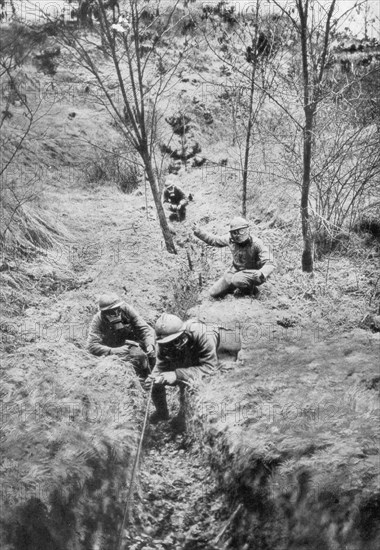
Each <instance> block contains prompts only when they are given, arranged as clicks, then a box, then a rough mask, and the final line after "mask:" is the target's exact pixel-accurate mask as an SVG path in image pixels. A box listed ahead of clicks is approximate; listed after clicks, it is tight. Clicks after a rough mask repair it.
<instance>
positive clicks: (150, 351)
mask: <svg viewBox="0 0 380 550" xmlns="http://www.w3.org/2000/svg"><path fill="white" fill-rule="evenodd" d="M146 354H147V356H148V360H149V366H150V367H151V368H152V367H154V365H155V363H156V348H155V346H153V344H149V346H147V347H146Z"/></svg>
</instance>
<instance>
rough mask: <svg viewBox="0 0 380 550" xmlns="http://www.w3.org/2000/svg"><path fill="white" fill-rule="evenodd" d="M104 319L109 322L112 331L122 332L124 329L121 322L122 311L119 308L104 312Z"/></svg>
mask: <svg viewBox="0 0 380 550" xmlns="http://www.w3.org/2000/svg"><path fill="white" fill-rule="evenodd" d="M102 317H103V319H105V320H106V321H107V322H108V324H109V325H110V327H111V329H112V330H120V329H122V328H124V325H123V323H122V320H121V309H120V308H119V307H117V308H115V309H106V311H102Z"/></svg>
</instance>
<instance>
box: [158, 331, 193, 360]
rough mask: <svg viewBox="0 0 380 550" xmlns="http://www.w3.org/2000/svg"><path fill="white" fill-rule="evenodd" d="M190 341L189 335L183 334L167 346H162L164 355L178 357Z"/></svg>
mask: <svg viewBox="0 0 380 550" xmlns="http://www.w3.org/2000/svg"><path fill="white" fill-rule="evenodd" d="M188 341H189V337H188V335H187V334H186V333H183V334H181V335H180V336H178V338H176V339H175V340H172V341H171V342H168V343H167V344H161V347H162V352H163V354H164V355H176V354H178V353H179V352H181V351H182V350H183V348H184V347H185V346H186V344H187V342H188Z"/></svg>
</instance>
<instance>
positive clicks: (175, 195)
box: [162, 176, 189, 222]
mask: <svg viewBox="0 0 380 550" xmlns="http://www.w3.org/2000/svg"><path fill="white" fill-rule="evenodd" d="M162 202H163V204H164V205H165V204H167V206H166V208H167V209H168V210H169V211H170V212H171V214H170V215H169V219H170V220H172V221H173V220H175V219H177V220H178V221H180V222H181V221H183V220H184V219H185V217H186V206H187V205H188V204H189V201H188V200H187V197H186V195H185V193H184V192H183V191H182V189H181V188H180V187H177V186H176V185H174V178H173V176H169V177H168V178H167V180H166V182H165V189H164V192H163V194H162Z"/></svg>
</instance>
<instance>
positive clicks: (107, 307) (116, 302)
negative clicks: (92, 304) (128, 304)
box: [100, 300, 123, 311]
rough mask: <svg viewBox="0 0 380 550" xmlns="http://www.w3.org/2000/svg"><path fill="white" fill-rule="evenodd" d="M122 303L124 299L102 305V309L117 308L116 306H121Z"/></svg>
mask: <svg viewBox="0 0 380 550" xmlns="http://www.w3.org/2000/svg"><path fill="white" fill-rule="evenodd" d="M122 305H123V302H122V300H115V302H113V303H112V304H109V305H108V306H105V307H101V308H100V311H108V310H110V309H115V308H117V307H120V306H122Z"/></svg>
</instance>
